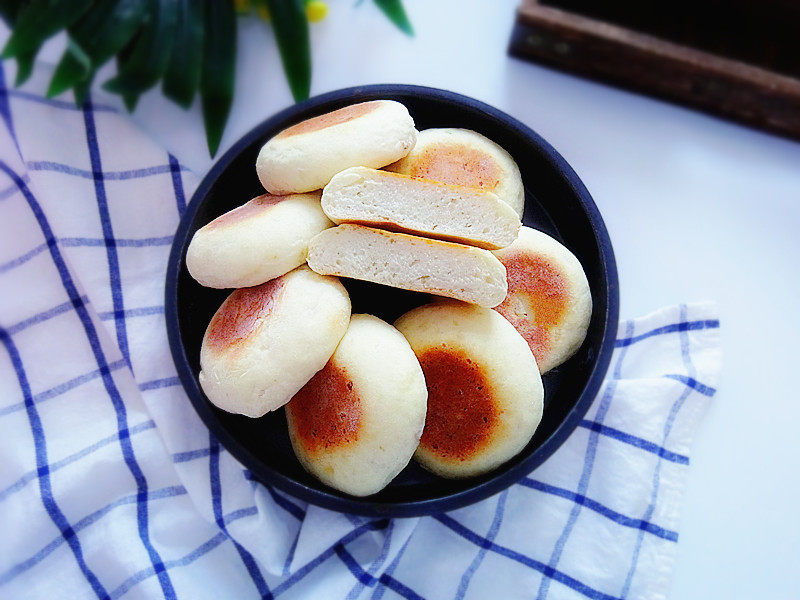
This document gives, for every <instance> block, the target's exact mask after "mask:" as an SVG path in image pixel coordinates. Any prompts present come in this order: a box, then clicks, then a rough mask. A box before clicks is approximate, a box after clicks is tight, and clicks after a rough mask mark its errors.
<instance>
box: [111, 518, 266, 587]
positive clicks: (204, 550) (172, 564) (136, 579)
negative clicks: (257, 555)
mask: <svg viewBox="0 0 800 600" xmlns="http://www.w3.org/2000/svg"><path fill="white" fill-rule="evenodd" d="M255 511H256V507H255V506H253V507H251V508H249V509H240V510H237V511H234V512H232V513H230V514H228V515H225V517H224V518H223V521H225V523H226V524H229V523H233V522H234V521H237V520H238V519H241V518H243V517H247V516H250V514H253V513H255ZM226 539H228V538H226V537H225V534H224V533H218V534H216V535H215V536H213V537H211V538H210V539H209V540H208V541H206V542H205V543H203V544H201V545H200V546H198V547H197V548H195V549H194V550H192V551H191V552H189V553H188V554H186V555H184V556H182V557H181V558H177V559H175V560H170V561H167V562H165V563H164V566H165V567H166V568H167V569H175V568H179V567H185V566H188V565H190V564H192V563H193V562H194V561H196V560H197V559H199V558H202V557H203V556H205V555H206V554H208V553H209V552H211V551H212V550H214V549H215V548H216V547H217V546H219V545H220V544H222V543H223V542H224V541H225V540H226ZM153 575H155V570H154V569H153V567H147V568H146V569H142V570H141V571H139V572H138V573H135V574H133V575H131V576H130V577H128V579H126V580H125V581H124V582H122V584H121V585H120V586H119V587H117V588H115V589H114V590H113V591H112V592H111V600H116V599H117V598H120V597H121V596H124V595H125V594H127V593H128V592H129V591H130V590H131V589H132V588H133V587H135V586H137V585H139V584H140V583H141V582H142V581H145V580H146V579H149V578H150V577H152V576H153Z"/></svg>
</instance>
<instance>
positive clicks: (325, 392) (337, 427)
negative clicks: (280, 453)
mask: <svg viewBox="0 0 800 600" xmlns="http://www.w3.org/2000/svg"><path fill="white" fill-rule="evenodd" d="M353 388H354V386H353V380H352V379H351V378H350V376H349V375H348V373H347V371H346V370H345V369H344V367H342V366H340V365H337V364H336V363H335V362H334V360H333V359H331V360H329V361H328V364H326V365H325V366H324V367H323V368H322V370H321V371H319V372H317V374H316V375H314V377H312V378H311V380H310V381H309V382H308V383H307V384H306V385H305V386H303V388H302V389H301V390H300V391H299V392H297V394H295V395H294V397H293V398H292V399H291V400H290V401H289V403H288V404H287V405H286V414H287V417H288V419H289V422H290V423H291V424H292V426H293V428H294V435H295V439H296V441H299V442H300V443H301V444H302V446H303V448H304V449H305V450H306V452H308V453H309V454H315V453H317V452H320V451H324V450H328V449H332V448H341V447H344V446H348V445H350V444H353V443H355V442H356V441H357V440H358V434H359V431H360V428H361V420H362V415H361V400H360V398H359V397H358V394H357V392H356V390H355V389H353Z"/></svg>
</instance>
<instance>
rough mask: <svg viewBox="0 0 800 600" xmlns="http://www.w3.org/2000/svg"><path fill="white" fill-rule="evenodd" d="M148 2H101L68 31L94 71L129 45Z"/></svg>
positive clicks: (105, 0)
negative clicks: (90, 62) (88, 59)
mask: <svg viewBox="0 0 800 600" xmlns="http://www.w3.org/2000/svg"><path fill="white" fill-rule="evenodd" d="M147 7H148V1H147V0H100V1H99V2H97V3H95V5H94V7H92V10H90V11H89V12H88V13H86V14H85V15H84V16H83V17H82V18H81V19H79V20H78V21H76V22H75V23H74V24H73V25H72V26H70V28H69V31H68V33H69V37H70V39H72V40H73V41H74V42H75V43H76V44H77V45H78V46H80V47H81V48H82V49H83V51H84V52H85V53H86V55H87V56H88V57H89V58H90V60H91V61H92V65H93V67H94V68H95V69H97V68H99V67H100V66H101V65H102V64H103V63H105V62H106V61H107V60H108V59H109V58H111V57H112V56H115V55H116V54H117V53H119V52H120V51H121V50H122V49H123V48H124V47H125V45H126V44H127V43H128V42H130V40H131V39H132V38H133V36H134V34H135V33H136V32H137V31H138V29H139V27H140V26H141V24H142V21H143V20H144V19H145V17H146V16H147V13H146V8H147Z"/></svg>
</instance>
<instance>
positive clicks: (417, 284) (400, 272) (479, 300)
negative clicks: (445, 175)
mask: <svg viewBox="0 0 800 600" xmlns="http://www.w3.org/2000/svg"><path fill="white" fill-rule="evenodd" d="M308 265H309V266H310V267H311V268H312V269H313V270H314V271H316V272H317V273H320V274H321V275H336V276H339V277H350V278H352V279H360V280H363V281H371V282H373V283H380V284H382V285H388V286H391V287H396V288H400V289H404V290H411V291H414V292H427V293H430V294H436V295H438V296H446V297H448V298H455V299H457V300H463V301H464V302H469V303H471V304H478V305H480V306H485V307H488V308H492V307H494V306H497V305H498V304H500V302H502V301H503V298H505V297H506V292H507V290H508V286H507V283H506V272H505V267H503V265H502V263H501V262H500V261H499V260H498V259H497V257H496V256H495V255H494V254H492V253H491V252H489V251H488V250H483V249H481V248H475V247H473V246H466V245H464V244H456V243H453V242H443V241H441V240H432V239H428V238H423V237H419V236H416V235H409V234H407V233H396V232H392V231H384V230H383V229H375V228H372V227H364V226H362V225H351V224H346V225H339V226H338V227H332V228H330V229H327V230H325V231H323V232H322V233H320V234H318V235H317V236H316V237H314V238H313V239H312V240H311V242H310V244H309V247H308Z"/></svg>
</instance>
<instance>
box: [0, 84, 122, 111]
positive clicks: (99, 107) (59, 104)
mask: <svg viewBox="0 0 800 600" xmlns="http://www.w3.org/2000/svg"><path fill="white" fill-rule="evenodd" d="M3 87H5V86H3ZM8 95H9V96H12V97H13V98H19V99H20V100H27V101H30V102H36V103H38V104H45V105H47V106H52V107H53V108H62V109H64V110H74V111H79V110H82V108H81V107H80V106H75V103H74V102H65V101H63V100H56V99H54V98H45V97H44V96H39V95H38V94H31V93H30V92H23V91H22V90H8ZM93 110H94V111H95V112H119V111H118V110H117V109H116V108H114V107H113V106H109V105H108V104H95V105H94V106H93Z"/></svg>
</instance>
